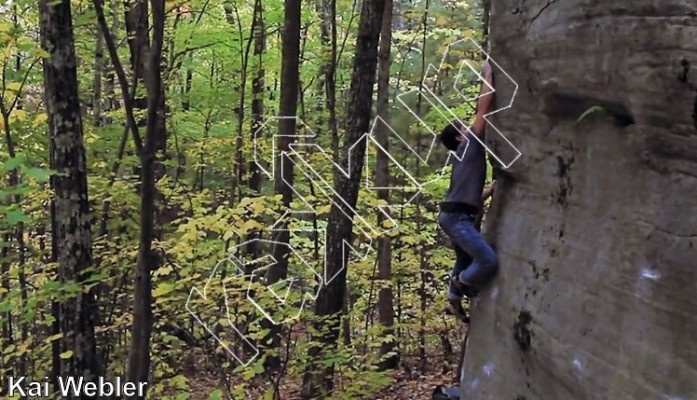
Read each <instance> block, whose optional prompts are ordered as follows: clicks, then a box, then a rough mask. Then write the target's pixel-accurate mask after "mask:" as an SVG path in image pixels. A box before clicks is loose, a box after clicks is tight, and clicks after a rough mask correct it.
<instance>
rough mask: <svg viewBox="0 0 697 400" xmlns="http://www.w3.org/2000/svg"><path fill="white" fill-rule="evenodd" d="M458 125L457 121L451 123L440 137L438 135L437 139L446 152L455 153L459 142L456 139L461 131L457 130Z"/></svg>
mask: <svg viewBox="0 0 697 400" xmlns="http://www.w3.org/2000/svg"><path fill="white" fill-rule="evenodd" d="M459 125H460V124H459V123H458V122H457V121H453V122H451V123H449V124H448V126H446V127H445V128H443V130H442V131H441V132H440V135H438V139H440V142H441V143H443V145H444V146H445V147H446V148H447V149H448V150H451V151H456V150H457V147H458V146H459V145H460V141H459V140H457V137H458V136H460V134H461V131H460V130H459V129H458V126H459Z"/></svg>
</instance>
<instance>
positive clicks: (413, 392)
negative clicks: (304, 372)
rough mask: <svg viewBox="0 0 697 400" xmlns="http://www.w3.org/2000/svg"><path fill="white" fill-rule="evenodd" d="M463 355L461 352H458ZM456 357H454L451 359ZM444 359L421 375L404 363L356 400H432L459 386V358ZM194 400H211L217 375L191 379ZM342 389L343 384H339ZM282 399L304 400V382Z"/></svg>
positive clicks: (292, 384) (434, 360)
mask: <svg viewBox="0 0 697 400" xmlns="http://www.w3.org/2000/svg"><path fill="white" fill-rule="evenodd" d="M455 351H456V352H457V353H458V355H459V349H456V350H455ZM451 356H452V355H451ZM443 358H444V357H442V356H441V357H429V360H428V361H429V366H428V367H427V369H426V371H425V372H423V371H419V370H417V369H416V368H415V365H407V363H402V365H401V366H400V369H398V370H396V371H394V372H393V373H392V383H391V384H390V385H389V386H387V387H385V388H383V389H382V390H379V391H378V392H377V393H375V394H373V395H366V396H365V397H361V398H360V399H358V398H356V400H427V399H430V398H431V395H432V393H433V390H434V389H435V388H436V386H438V385H448V386H450V385H456V384H457V379H456V375H457V367H458V366H457V363H456V361H455V357H451V358H452V360H448V361H446V360H444V359H443ZM189 382H190V388H191V393H190V395H191V396H190V397H189V399H190V400H208V399H209V394H210V393H211V390H212V388H215V387H218V384H219V381H218V379H217V378H216V377H215V376H213V375H208V376H206V375H203V374H202V375H197V376H195V377H194V376H192V377H190V380H189ZM259 386H260V387H259V389H258V391H255V393H251V392H248V393H247V395H246V396H245V400H257V399H262V398H263V393H264V390H265V389H266V387H264V386H266V385H263V384H262V385H259ZM337 386H340V383H338V384H337ZM280 387H281V390H280V392H281V398H282V399H283V400H295V399H299V398H300V390H301V382H300V381H299V380H297V381H296V380H293V379H290V378H288V379H284V380H283V382H282V383H281V385H280Z"/></svg>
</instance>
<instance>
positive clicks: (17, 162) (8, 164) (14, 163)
mask: <svg viewBox="0 0 697 400" xmlns="http://www.w3.org/2000/svg"><path fill="white" fill-rule="evenodd" d="M25 161H26V157H25V156H24V155H19V156H17V157H12V158H10V159H8V160H7V161H5V163H4V164H3V169H4V170H5V171H8V172H9V171H12V170H13V169H15V168H19V167H20V166H21V165H22V164H24V162H25Z"/></svg>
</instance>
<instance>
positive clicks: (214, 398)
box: [208, 389, 223, 400]
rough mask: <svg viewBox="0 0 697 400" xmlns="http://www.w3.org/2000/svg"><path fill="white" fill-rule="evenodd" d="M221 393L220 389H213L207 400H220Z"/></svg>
mask: <svg viewBox="0 0 697 400" xmlns="http://www.w3.org/2000/svg"><path fill="white" fill-rule="evenodd" d="M222 398H223V391H222V390H220V389H215V390H214V391H213V392H212V393H211V394H210V395H208V400H222Z"/></svg>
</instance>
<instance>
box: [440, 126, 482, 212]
mask: <svg viewBox="0 0 697 400" xmlns="http://www.w3.org/2000/svg"><path fill="white" fill-rule="evenodd" d="M466 136H467V138H468V139H469V142H468V141H467V140H463V141H462V142H460V145H459V146H458V148H457V152H456V153H457V157H455V156H454V155H451V157H450V163H451V164H452V173H451V174H450V188H449V189H448V194H447V195H446V196H445V199H444V200H443V203H448V205H450V206H451V207H452V206H457V205H461V204H465V205H466V206H469V207H470V208H471V207H475V208H477V209H479V208H481V206H482V190H483V189H484V182H485V181H486V149H485V148H484V146H482V144H481V143H479V141H478V140H477V139H476V138H473V137H470V133H469V132H467V133H466Z"/></svg>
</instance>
